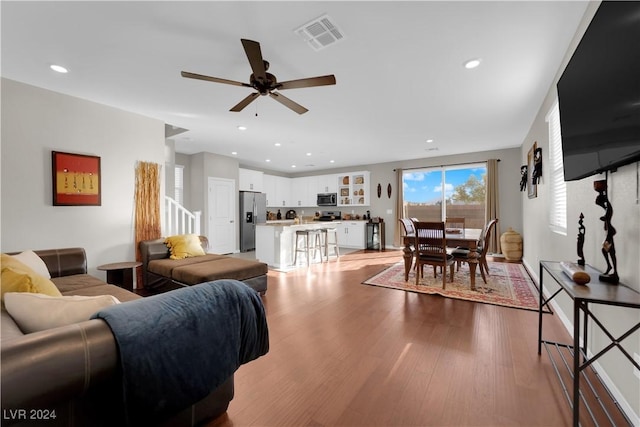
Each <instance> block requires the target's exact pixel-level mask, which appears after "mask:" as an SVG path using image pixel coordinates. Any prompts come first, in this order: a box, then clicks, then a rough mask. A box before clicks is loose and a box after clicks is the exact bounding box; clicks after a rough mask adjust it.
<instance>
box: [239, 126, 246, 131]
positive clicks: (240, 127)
mask: <svg viewBox="0 0 640 427" xmlns="http://www.w3.org/2000/svg"><path fill="white" fill-rule="evenodd" d="M238 130H247V127H246V126H242V125H241V126H238Z"/></svg>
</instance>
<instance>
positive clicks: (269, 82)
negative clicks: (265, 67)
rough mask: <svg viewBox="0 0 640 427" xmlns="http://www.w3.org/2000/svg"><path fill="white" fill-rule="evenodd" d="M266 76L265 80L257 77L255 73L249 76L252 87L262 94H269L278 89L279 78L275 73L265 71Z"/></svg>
mask: <svg viewBox="0 0 640 427" xmlns="http://www.w3.org/2000/svg"><path fill="white" fill-rule="evenodd" d="M265 62H266V61H265ZM265 76H266V77H267V78H266V79H265V80H262V79H259V78H256V76H255V75H254V74H251V76H249V81H250V82H251V87H253V88H254V89H255V90H257V91H258V93H260V95H269V92H271V91H272V90H274V89H276V85H277V84H278V80H277V79H276V76H274V75H273V74H271V73H265Z"/></svg>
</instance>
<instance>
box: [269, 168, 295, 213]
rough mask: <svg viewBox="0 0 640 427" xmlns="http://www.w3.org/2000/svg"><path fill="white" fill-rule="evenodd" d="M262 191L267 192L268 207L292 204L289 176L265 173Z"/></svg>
mask: <svg viewBox="0 0 640 427" xmlns="http://www.w3.org/2000/svg"><path fill="white" fill-rule="evenodd" d="M264 192H265V193H267V207H268V208H284V207H290V206H293V202H292V200H291V178H286V177H284V176H275V175H266V174H265V175H264ZM283 215H284V213H283Z"/></svg>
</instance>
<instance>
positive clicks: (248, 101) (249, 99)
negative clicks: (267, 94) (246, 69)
mask: <svg viewBox="0 0 640 427" xmlns="http://www.w3.org/2000/svg"><path fill="white" fill-rule="evenodd" d="M259 95H260V94H259V93H258V92H254V93H252V94H250V95H249V96H247V97H246V98H245V99H243V100H242V101H240V102H238V103H237V104H236V105H235V106H234V107H233V108H231V109H230V110H229V111H233V112H235V113H237V112H240V111H242V110H243V109H244V107H246V106H247V105H249V104H251V103H252V102H253V101H254V100H255V99H256V98H257V97H258V96H259Z"/></svg>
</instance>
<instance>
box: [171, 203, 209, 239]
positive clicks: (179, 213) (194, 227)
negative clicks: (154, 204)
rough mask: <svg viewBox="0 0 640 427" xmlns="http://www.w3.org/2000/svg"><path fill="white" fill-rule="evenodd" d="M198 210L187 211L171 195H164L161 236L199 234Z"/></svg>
mask: <svg viewBox="0 0 640 427" xmlns="http://www.w3.org/2000/svg"><path fill="white" fill-rule="evenodd" d="M201 215H202V212H200V211H193V212H190V211H188V210H187V209H186V208H185V207H184V206H182V205H181V204H179V203H178V202H176V201H175V200H174V199H172V198H171V197H168V196H165V197H164V231H163V233H162V234H163V236H174V235H176V234H198V235H199V234H200V217H201Z"/></svg>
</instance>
